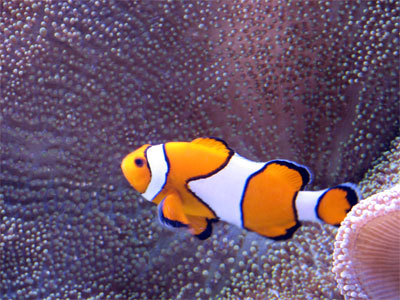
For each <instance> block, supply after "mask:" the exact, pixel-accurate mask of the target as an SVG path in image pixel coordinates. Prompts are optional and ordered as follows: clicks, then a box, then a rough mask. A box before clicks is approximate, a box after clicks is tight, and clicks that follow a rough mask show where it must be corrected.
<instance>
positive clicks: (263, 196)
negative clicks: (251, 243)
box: [121, 138, 358, 239]
mask: <svg viewBox="0 0 400 300" xmlns="http://www.w3.org/2000/svg"><path fill="white" fill-rule="evenodd" d="M121 168H122V171H123V173H124V175H125V177H126V178H127V180H128V181H129V183H130V184H131V185H132V186H133V187H134V188H135V189H136V190H137V191H138V192H140V193H141V194H142V195H143V197H144V198H146V199H147V200H149V201H152V202H154V203H156V204H157V205H158V213H159V219H160V221H161V223H162V224H164V225H166V226H168V227H175V228H176V227H184V228H187V229H188V230H189V232H190V233H191V234H193V235H195V236H197V237H198V238H200V239H206V238H208V237H209V236H210V235H211V232H212V223H213V222H216V221H218V220H223V221H226V222H229V223H232V224H235V225H237V226H239V227H242V228H245V229H247V230H250V231H254V232H257V233H258V234H260V235H263V236H266V237H268V238H272V239H286V238H289V237H291V236H292V235H293V233H294V232H295V231H296V229H297V228H298V227H299V226H300V221H318V222H321V221H322V222H325V223H328V224H332V225H339V224H340V222H341V221H342V220H343V219H344V217H345V216H346V214H347V212H348V211H349V210H350V209H351V207H352V206H353V205H354V204H356V203H357V201H358V195H357V191H356V188H355V187H354V186H353V185H352V184H349V183H346V184H341V185H338V186H336V187H333V188H329V189H326V190H322V191H315V192H310V191H303V189H304V187H305V185H306V184H307V183H308V182H309V181H310V173H309V171H308V169H307V168H306V167H304V166H301V165H298V164H296V163H294V162H290V161H286V160H273V161H269V162H253V161H251V160H248V159H246V158H244V157H242V156H240V155H238V154H236V153H235V152H234V151H233V150H232V149H230V148H229V147H228V145H227V144H226V143H225V142H224V141H222V140H220V139H215V138H199V139H196V140H194V141H192V142H169V143H165V144H160V145H155V146H151V145H144V146H142V147H141V148H139V149H137V150H136V151H134V152H132V153H130V154H128V155H127V156H126V157H125V158H124V159H123V161H122V164H121Z"/></svg>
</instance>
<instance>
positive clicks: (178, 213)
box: [158, 193, 189, 228]
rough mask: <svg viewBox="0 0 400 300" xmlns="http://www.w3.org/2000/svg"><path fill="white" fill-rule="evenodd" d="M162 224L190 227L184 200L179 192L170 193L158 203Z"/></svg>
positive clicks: (173, 226)
mask: <svg viewBox="0 0 400 300" xmlns="http://www.w3.org/2000/svg"><path fill="white" fill-rule="evenodd" d="M158 218H159V219H160V222H161V224H163V225H165V226H167V227H172V228H179V227H188V225H189V220H188V218H187V216H186V215H185V213H184V212H183V207H182V200H181V198H180V197H179V195H178V194H177V193H171V194H168V195H167V196H166V197H165V198H164V199H163V200H162V201H161V202H160V204H159V205H158Z"/></svg>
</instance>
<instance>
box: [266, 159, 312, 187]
mask: <svg viewBox="0 0 400 300" xmlns="http://www.w3.org/2000/svg"><path fill="white" fill-rule="evenodd" d="M267 165H276V166H284V167H283V168H282V167H278V168H275V173H276V174H277V175H278V174H279V176H283V177H282V178H284V179H285V180H286V182H289V183H290V184H291V185H292V186H293V187H295V186H298V187H299V189H300V190H303V189H304V187H305V186H306V185H307V184H308V183H309V182H310V181H311V173H310V171H309V170H308V169H307V167H305V166H302V165H299V164H297V163H295V162H292V161H289V160H283V159H276V160H271V161H269V162H268V163H267ZM285 167H286V168H285ZM290 170H295V171H297V172H298V174H299V175H300V176H301V182H299V181H298V180H299V178H298V177H297V176H294V175H295V173H293V172H291V171H290Z"/></svg>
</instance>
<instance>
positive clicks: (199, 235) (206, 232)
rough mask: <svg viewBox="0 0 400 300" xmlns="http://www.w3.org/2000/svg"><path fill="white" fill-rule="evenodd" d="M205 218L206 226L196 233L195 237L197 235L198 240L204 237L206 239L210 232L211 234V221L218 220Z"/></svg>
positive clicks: (202, 239)
mask: <svg viewBox="0 0 400 300" xmlns="http://www.w3.org/2000/svg"><path fill="white" fill-rule="evenodd" d="M206 220H207V228H206V229H205V230H204V231H203V232H202V233H200V234H196V235H195V237H197V238H198V239H199V240H201V241H204V240H206V239H208V238H209V237H210V236H211V234H212V223H216V222H218V220H216V219H213V220H210V219H206Z"/></svg>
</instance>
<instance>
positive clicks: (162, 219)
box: [158, 198, 188, 228]
mask: <svg viewBox="0 0 400 300" xmlns="http://www.w3.org/2000/svg"><path fill="white" fill-rule="evenodd" d="M164 199H165V198H164ZM164 199H163V200H162V201H161V202H160V204H159V205H158V218H159V220H160V222H161V224H163V225H166V226H170V227H174V228H182V227H188V225H187V224H184V223H182V222H179V221H174V220H170V219H168V218H166V217H165V216H164V213H163V211H162V206H163V204H164Z"/></svg>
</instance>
